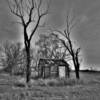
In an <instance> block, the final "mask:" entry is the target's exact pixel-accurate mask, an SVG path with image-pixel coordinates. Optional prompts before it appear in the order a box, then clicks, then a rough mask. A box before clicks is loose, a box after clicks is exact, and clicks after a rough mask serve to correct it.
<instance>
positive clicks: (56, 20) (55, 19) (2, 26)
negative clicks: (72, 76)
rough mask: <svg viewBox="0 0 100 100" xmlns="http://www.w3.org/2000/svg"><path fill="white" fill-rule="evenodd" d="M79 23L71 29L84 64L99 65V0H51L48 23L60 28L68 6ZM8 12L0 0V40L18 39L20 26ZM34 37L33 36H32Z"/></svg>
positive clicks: (5, 5)
mask: <svg viewBox="0 0 100 100" xmlns="http://www.w3.org/2000/svg"><path fill="white" fill-rule="evenodd" d="M70 7H71V8H73V15H74V16H75V18H76V19H78V21H77V22H79V24H78V25H77V27H75V29H74V31H73V33H72V34H73V36H74V39H75V40H77V42H78V43H79V44H80V46H81V48H82V50H83V54H84V58H85V63H86V64H94V65H97V66H99V65H100V0H52V2H51V8H50V11H51V12H53V13H54V14H52V15H50V17H49V21H48V24H49V25H51V26H53V27H55V28H61V27H63V26H64V22H65V16H66V13H67V11H68V9H69V8H70ZM15 20H16V19H15V18H14V17H13V16H12V15H11V13H10V12H9V9H8V6H7V3H6V0H0V41H4V40H6V39H9V40H15V41H17V40H20V37H21V35H20V28H19V27H20V26H18V25H16V24H14V23H13V22H14V21H15ZM33 39H34V38H33Z"/></svg>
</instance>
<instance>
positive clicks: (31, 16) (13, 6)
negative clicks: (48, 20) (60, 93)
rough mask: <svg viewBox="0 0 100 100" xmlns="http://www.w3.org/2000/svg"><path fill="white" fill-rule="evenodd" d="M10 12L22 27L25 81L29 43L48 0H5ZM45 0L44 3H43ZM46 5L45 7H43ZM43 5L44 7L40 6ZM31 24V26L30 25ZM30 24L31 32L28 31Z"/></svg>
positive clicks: (28, 72) (28, 66)
mask: <svg viewBox="0 0 100 100" xmlns="http://www.w3.org/2000/svg"><path fill="white" fill-rule="evenodd" d="M7 1H8V4H9V8H10V11H11V13H12V14H14V15H15V16H17V17H18V18H19V20H20V21H19V22H17V23H19V24H21V25H22V27H23V33H24V44H25V49H26V54H27V70H26V82H27V83H28V82H29V80H30V45H31V40H32V37H33V35H34V34H35V32H36V31H37V29H38V28H39V27H40V26H41V20H42V19H43V18H44V17H45V16H46V15H47V14H48V9H49V1H44V0H7ZM45 2H46V4H44V3H45ZM45 5H46V7H44V6H45ZM42 7H44V9H43V8H42ZM32 25H33V26H32ZM30 26H32V30H30V31H31V32H29V31H28V29H29V27H30Z"/></svg>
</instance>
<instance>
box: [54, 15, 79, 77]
mask: <svg viewBox="0 0 100 100" xmlns="http://www.w3.org/2000/svg"><path fill="white" fill-rule="evenodd" d="M76 25H77V23H76V22H73V18H72V19H71V18H70V16H69V15H68V16H67V19H66V28H65V29H64V30H63V31H61V30H56V31H55V32H53V34H54V35H56V34H59V35H60V36H63V38H60V36H59V40H60V41H61V43H62V44H63V45H64V47H65V48H66V49H67V50H68V52H69V54H70V55H71V59H72V61H73V64H74V67H75V73H76V78H77V79H79V78H80V76H79V68H80V62H79V53H80V47H78V48H77V47H75V46H74V42H73V41H72V39H71V32H72V30H73V28H74V27H75V26H76Z"/></svg>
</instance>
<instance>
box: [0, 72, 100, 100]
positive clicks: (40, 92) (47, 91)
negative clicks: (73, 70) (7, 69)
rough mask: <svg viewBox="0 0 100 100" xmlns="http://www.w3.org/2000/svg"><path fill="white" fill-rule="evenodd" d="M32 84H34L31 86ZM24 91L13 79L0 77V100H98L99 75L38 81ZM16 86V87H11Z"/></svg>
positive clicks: (99, 93)
mask: <svg viewBox="0 0 100 100" xmlns="http://www.w3.org/2000/svg"><path fill="white" fill-rule="evenodd" d="M33 83H34V84H33ZM33 83H32V87H30V88H29V89H26V88H25V87H23V86H21V87H20V84H19V83H16V80H15V78H14V77H12V78H10V77H9V76H3V75H0V100H99V99H100V73H81V80H79V81H78V80H75V79H50V80H49V79H48V80H45V81H44V80H42V79H41V80H38V81H34V82H33ZM13 84H18V85H13Z"/></svg>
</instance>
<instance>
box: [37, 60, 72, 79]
mask: <svg viewBox="0 0 100 100" xmlns="http://www.w3.org/2000/svg"><path fill="white" fill-rule="evenodd" d="M69 75H70V68H69V64H68V63H67V62H66V61H65V60H64V59H40V60H39V63H38V77H39V78H50V77H69Z"/></svg>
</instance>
